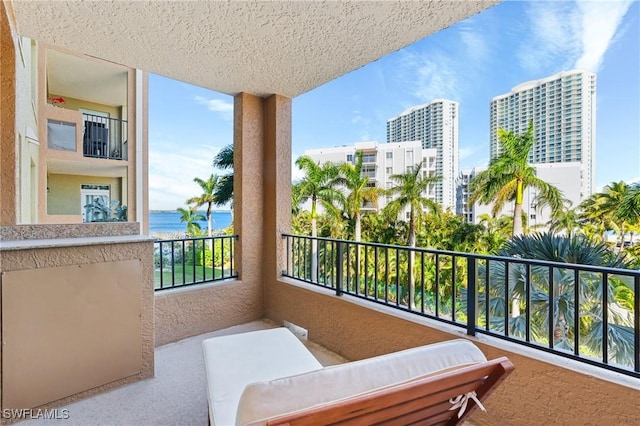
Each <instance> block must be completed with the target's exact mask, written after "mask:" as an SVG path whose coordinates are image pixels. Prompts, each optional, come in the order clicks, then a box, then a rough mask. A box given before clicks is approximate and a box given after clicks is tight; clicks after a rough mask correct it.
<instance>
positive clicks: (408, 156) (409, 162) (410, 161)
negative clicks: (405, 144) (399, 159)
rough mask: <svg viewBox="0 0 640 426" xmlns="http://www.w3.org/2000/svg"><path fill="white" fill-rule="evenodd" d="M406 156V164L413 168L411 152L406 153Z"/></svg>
mask: <svg viewBox="0 0 640 426" xmlns="http://www.w3.org/2000/svg"><path fill="white" fill-rule="evenodd" d="M406 156H407V163H408V164H411V165H412V166H413V150H410V151H407V152H406Z"/></svg>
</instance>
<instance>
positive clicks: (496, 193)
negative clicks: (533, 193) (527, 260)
mask: <svg viewBox="0 0 640 426" xmlns="http://www.w3.org/2000/svg"><path fill="white" fill-rule="evenodd" d="M498 139H499V144H498V146H499V151H500V153H499V154H498V155H497V156H496V157H494V158H492V159H491V161H490V162H489V168H488V169H487V170H485V171H482V172H480V173H479V174H478V175H477V176H476V177H475V178H474V179H473V180H472V181H471V183H470V185H469V186H470V191H471V194H470V196H469V204H473V203H475V202H476V201H480V202H481V203H483V204H491V203H493V209H492V213H493V215H494V216H496V215H497V214H498V212H500V211H501V210H502V208H503V207H504V205H505V204H506V203H507V202H510V201H513V203H514V204H513V206H514V207H513V232H512V236H516V235H521V234H522V233H523V226H522V202H523V199H524V193H525V189H526V188H527V187H534V188H536V189H538V191H539V194H540V195H539V197H538V198H539V199H538V200H537V202H538V205H539V206H544V205H548V206H550V207H551V209H552V211H553V212H557V211H560V210H561V209H562V207H563V205H564V200H563V198H562V194H561V193H560V191H559V190H558V189H557V188H556V187H555V186H553V185H551V184H549V183H547V182H545V181H543V180H542V179H540V178H539V177H537V176H536V172H535V168H534V167H533V166H531V164H529V153H530V151H531V148H532V147H533V144H534V136H533V122H531V123H529V127H528V128H527V130H526V132H524V133H523V134H521V135H518V134H516V133H514V132H511V131H507V130H504V129H498Z"/></svg>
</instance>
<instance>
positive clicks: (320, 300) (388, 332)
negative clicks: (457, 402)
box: [265, 280, 640, 425]
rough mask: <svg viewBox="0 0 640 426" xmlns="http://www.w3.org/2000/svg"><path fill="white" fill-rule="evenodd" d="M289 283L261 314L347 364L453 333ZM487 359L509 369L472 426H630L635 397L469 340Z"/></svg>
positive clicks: (268, 296)
mask: <svg viewBox="0 0 640 426" xmlns="http://www.w3.org/2000/svg"><path fill="white" fill-rule="evenodd" d="M288 282H290V281H289V280H286V281H285V280H270V281H269V282H266V283H265V284H266V289H265V303H266V316H267V318H269V319H272V320H274V321H275V322H278V323H282V321H285V320H286V321H290V322H292V323H294V324H297V325H299V326H301V327H304V328H306V329H307V330H308V331H309V339H311V340H313V341H315V342H317V343H320V344H321V345H323V346H326V347H327V348H328V349H330V350H332V351H335V352H337V353H338V354H340V355H342V356H344V357H345V358H347V359H351V360H357V359H363V358H367V357H371V356H375V355H379V354H383V353H389V352H393V351H397V350H401V349H406V348H409V347H415V346H419V345H424V344H429V343H434V342H439V341H443V340H450V339H452V338H456V337H465V336H464V335H457V336H456V335H453V334H450V333H447V332H443V331H439V330H436V329H435V328H433V327H429V326H427V325H425V324H426V323H427V322H428V321H426V320H422V319H417V320H416V321H410V320H407V319H404V318H400V316H395V315H389V314H388V313H385V312H384V310H383V309H380V308H379V307H376V306H375V305H373V304H371V305H372V306H371V307H369V306H363V303H357V302H352V301H349V299H348V298H347V297H338V296H335V295H334V294H332V293H331V292H330V291H326V290H324V289H318V290H316V289H311V288H309V286H305V285H304V284H300V285H291V284H289V283H288ZM474 343H476V344H477V345H478V346H479V347H480V348H481V349H482V351H483V352H484V354H485V355H486V356H487V358H489V359H493V358H497V357H499V356H507V357H508V358H509V359H510V360H511V361H512V362H513V364H514V365H515V371H514V372H513V374H511V376H510V377H508V378H507V380H506V381H505V383H504V384H502V385H501V386H500V387H499V388H498V389H497V390H496V391H495V393H494V394H493V395H492V396H491V397H490V398H489V399H488V400H487V403H486V404H485V406H486V408H487V410H488V413H487V414H485V413H481V412H478V411H477V412H475V413H474V414H473V415H472V416H471V418H470V420H471V422H472V423H473V424H475V425H534V424H535V425H541V424H549V425H588V424H598V425H635V424H638V420H639V419H640V414H639V413H640V412H639V411H638V400H639V398H640V392H639V391H638V390H633V389H630V388H629V387H625V386H621V385H616V384H613V383H611V382H607V381H603V380H600V379H597V378H594V377H590V376H588V375H586V374H580V373H576V372H574V371H571V370H568V369H566V368H562V367H557V366H554V365H552V364H549V363H546V362H542V361H539V360H537V359H534V358H530V357H526V356H522V355H519V354H516V353H513V352H509V351H506V350H501V349H497V348H495V347H492V346H488V345H486V344H483V343H479V342H478V341H474Z"/></svg>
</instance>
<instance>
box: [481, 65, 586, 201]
mask: <svg viewBox="0 0 640 426" xmlns="http://www.w3.org/2000/svg"><path fill="white" fill-rule="evenodd" d="M490 114H491V123H490V132H491V135H490V138H491V139H490V140H491V152H490V154H491V158H494V157H495V156H497V155H498V154H499V153H500V145H499V144H498V129H501V128H502V129H505V130H509V131H513V132H515V133H523V132H525V131H526V130H527V127H528V125H529V122H530V121H532V122H533V128H534V135H535V142H534V145H533V149H532V150H531V153H530V154H529V162H530V163H532V164H541V163H568V162H579V163H580V164H581V173H580V181H581V189H580V199H581V200H582V199H585V198H587V197H589V196H590V195H591V194H592V193H593V192H594V189H595V144H596V75H595V74H594V73H592V72H588V71H582V70H571V71H563V72H560V73H558V74H554V75H552V76H550V77H546V78H542V79H540V80H533V81H528V82H525V83H522V84H519V85H518V86H516V87H514V88H513V89H512V90H511V92H510V93H505V94H503V95H499V96H496V97H494V98H492V99H491V112H490Z"/></svg>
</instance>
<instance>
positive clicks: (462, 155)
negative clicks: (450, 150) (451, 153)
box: [458, 146, 477, 160]
mask: <svg viewBox="0 0 640 426" xmlns="http://www.w3.org/2000/svg"><path fill="white" fill-rule="evenodd" d="M476 151H477V149H476V148H474V147H470V146H465V147H460V148H458V159H460V160H464V159H466V158H469V157H471V156H472V155H473V154H474V153H475V152H476Z"/></svg>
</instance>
